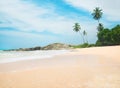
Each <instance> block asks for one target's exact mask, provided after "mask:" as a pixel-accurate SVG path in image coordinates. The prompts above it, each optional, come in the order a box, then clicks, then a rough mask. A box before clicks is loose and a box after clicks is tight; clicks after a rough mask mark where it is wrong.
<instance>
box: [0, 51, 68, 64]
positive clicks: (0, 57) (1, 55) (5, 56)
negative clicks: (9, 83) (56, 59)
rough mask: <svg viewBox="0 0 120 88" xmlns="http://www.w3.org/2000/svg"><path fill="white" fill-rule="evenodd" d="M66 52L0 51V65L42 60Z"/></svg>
mask: <svg viewBox="0 0 120 88" xmlns="http://www.w3.org/2000/svg"><path fill="white" fill-rule="evenodd" d="M66 52H68V50H38V51H0V63H9V62H16V61H21V60H31V59H44V58H50V57H53V56H55V55H60V54H64V53H66Z"/></svg>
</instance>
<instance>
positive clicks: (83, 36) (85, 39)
mask: <svg viewBox="0 0 120 88" xmlns="http://www.w3.org/2000/svg"><path fill="white" fill-rule="evenodd" d="M73 31H75V32H79V33H80V35H81V38H82V40H83V44H84V43H88V40H87V32H86V31H85V30H84V31H83V33H81V27H80V25H79V23H75V24H74V26H73Z"/></svg>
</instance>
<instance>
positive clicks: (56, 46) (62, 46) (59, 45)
mask: <svg viewBox="0 0 120 88" xmlns="http://www.w3.org/2000/svg"><path fill="white" fill-rule="evenodd" d="M62 49H72V46H71V45H68V44H62V43H53V44H50V45H47V46H44V47H41V46H37V47H32V48H19V49H10V50H8V51H34V50H62Z"/></svg>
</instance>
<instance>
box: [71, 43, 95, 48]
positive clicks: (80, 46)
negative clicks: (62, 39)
mask: <svg viewBox="0 0 120 88" xmlns="http://www.w3.org/2000/svg"><path fill="white" fill-rule="evenodd" d="M95 46H96V45H95V44H88V43H84V44H80V45H74V46H72V47H73V48H87V47H95Z"/></svg>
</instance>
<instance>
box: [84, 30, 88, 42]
mask: <svg viewBox="0 0 120 88" xmlns="http://www.w3.org/2000/svg"><path fill="white" fill-rule="evenodd" d="M83 35H84V36H86V41H87V43H88V39H87V32H86V31H85V30H84V31H83Z"/></svg>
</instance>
